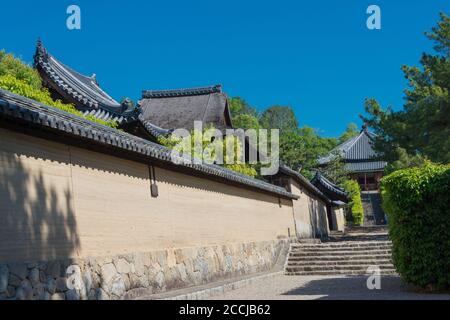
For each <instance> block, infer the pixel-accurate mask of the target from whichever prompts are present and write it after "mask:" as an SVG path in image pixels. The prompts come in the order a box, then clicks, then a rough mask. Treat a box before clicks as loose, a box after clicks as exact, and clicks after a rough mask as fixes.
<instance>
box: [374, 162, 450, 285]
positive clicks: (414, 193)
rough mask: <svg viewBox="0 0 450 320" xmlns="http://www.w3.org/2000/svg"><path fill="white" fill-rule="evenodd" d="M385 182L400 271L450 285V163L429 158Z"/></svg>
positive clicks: (410, 278)
mask: <svg viewBox="0 0 450 320" xmlns="http://www.w3.org/2000/svg"><path fill="white" fill-rule="evenodd" d="M381 185H382V197H383V208H384V210H385V212H386V213H387V215H388V223H389V234H390V238H391V239H392V242H393V260H394V264H395V266H396V269H397V271H398V272H399V274H400V275H401V276H402V278H403V279H404V280H406V281H407V282H410V283H413V284H415V285H419V286H423V287H425V286H432V287H438V288H450V192H449V190H450V165H436V164H432V163H430V162H426V163H425V165H424V166H422V167H415V168H409V169H403V170H399V171H396V172H394V173H392V174H390V175H388V176H385V177H384V178H383V179H382V180H381Z"/></svg>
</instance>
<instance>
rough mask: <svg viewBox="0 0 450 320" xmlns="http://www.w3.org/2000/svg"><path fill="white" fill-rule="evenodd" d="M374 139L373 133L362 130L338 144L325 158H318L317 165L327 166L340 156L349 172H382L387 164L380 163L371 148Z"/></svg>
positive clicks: (377, 154) (378, 155)
mask: <svg viewBox="0 0 450 320" xmlns="http://www.w3.org/2000/svg"><path fill="white" fill-rule="evenodd" d="M375 138H376V135H375V134H374V133H372V132H369V131H368V130H367V129H366V128H364V129H363V130H361V132H360V133H359V134H358V135H357V136H355V137H353V138H350V139H349V140H347V141H345V142H344V143H342V144H340V145H339V146H337V147H336V148H334V149H333V150H331V152H330V153H329V154H328V155H327V156H325V157H321V158H319V159H318V161H319V164H322V165H323V164H327V163H329V162H330V161H332V160H333V159H334V158H335V157H336V156H340V157H342V159H343V160H344V162H345V163H346V165H345V166H346V169H347V170H348V171H350V172H358V171H360V172H364V171H382V170H384V167H386V165H387V162H386V161H381V159H380V157H381V155H380V154H379V153H377V152H376V151H375V149H374V148H373V141H374V139H375Z"/></svg>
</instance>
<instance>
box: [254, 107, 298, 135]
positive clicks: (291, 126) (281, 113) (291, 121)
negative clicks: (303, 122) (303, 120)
mask: <svg viewBox="0 0 450 320" xmlns="http://www.w3.org/2000/svg"><path fill="white" fill-rule="evenodd" d="M259 122H260V124H261V126H262V127H263V128H266V129H279V130H280V135H281V134H283V133H284V132H286V131H290V130H295V129H296V128H297V127H298V121H297V118H296V117H295V113H294V111H293V110H292V108H291V107H285V106H273V107H270V108H268V109H266V110H264V112H263V113H262V114H261V117H260V120H259Z"/></svg>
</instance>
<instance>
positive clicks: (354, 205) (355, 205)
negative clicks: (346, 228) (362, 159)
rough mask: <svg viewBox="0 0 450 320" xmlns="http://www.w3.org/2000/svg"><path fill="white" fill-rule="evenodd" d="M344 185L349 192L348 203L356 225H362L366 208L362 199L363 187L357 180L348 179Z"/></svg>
mask: <svg viewBox="0 0 450 320" xmlns="http://www.w3.org/2000/svg"><path fill="white" fill-rule="evenodd" d="M342 187H343V188H344V189H345V191H347V192H348V194H349V198H350V201H349V203H348V206H349V209H350V212H351V217H352V221H353V224H354V225H357V226H360V225H362V224H363V223H364V210H363V205H362V200H361V188H360V187H359V184H358V182H356V181H355V180H346V181H344V182H343V183H342Z"/></svg>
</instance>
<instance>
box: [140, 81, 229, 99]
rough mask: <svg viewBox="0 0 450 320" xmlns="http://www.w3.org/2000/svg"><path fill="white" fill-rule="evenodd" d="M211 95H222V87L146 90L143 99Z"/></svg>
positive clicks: (218, 85) (217, 85)
mask: <svg viewBox="0 0 450 320" xmlns="http://www.w3.org/2000/svg"><path fill="white" fill-rule="evenodd" d="M211 93H222V85H221V84H216V85H213V86H206V87H194V88H181V89H168V90H144V91H142V98H143V99H151V98H169V97H183V96H197V95H205V94H211Z"/></svg>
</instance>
